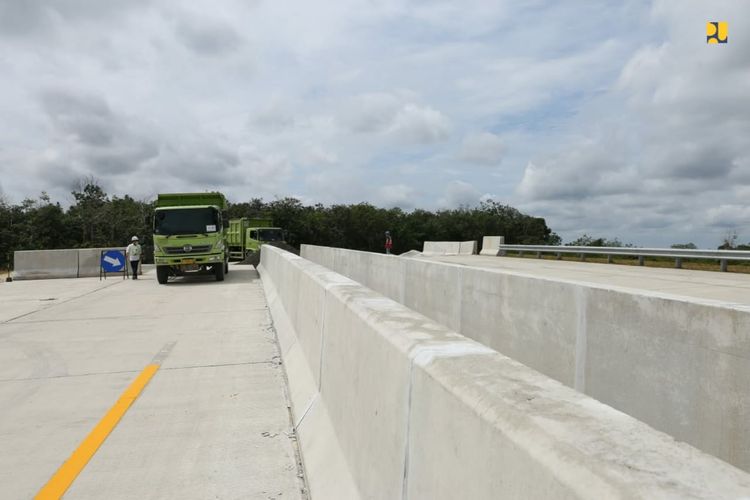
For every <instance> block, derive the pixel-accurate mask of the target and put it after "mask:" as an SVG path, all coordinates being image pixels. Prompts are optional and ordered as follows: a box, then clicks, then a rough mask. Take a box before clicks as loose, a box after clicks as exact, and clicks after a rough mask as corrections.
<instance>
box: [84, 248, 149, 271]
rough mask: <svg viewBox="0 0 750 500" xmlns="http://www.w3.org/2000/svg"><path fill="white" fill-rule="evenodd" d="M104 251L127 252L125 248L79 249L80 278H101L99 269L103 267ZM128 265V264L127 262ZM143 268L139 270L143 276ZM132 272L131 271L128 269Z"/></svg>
mask: <svg viewBox="0 0 750 500" xmlns="http://www.w3.org/2000/svg"><path fill="white" fill-rule="evenodd" d="M104 250H122V251H123V252H125V247H108V248H79V249H78V277H79V278H95V277H98V276H99V269H100V267H101V255H102V251H104ZM125 265H128V262H127V261H126V262H125ZM142 267H143V266H141V267H140V268H139V270H140V274H143V269H142ZM128 272H130V269H128Z"/></svg>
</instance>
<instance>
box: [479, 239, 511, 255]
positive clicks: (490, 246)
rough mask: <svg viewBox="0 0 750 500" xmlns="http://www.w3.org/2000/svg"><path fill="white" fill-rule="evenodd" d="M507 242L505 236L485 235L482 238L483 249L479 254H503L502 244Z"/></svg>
mask: <svg viewBox="0 0 750 500" xmlns="http://www.w3.org/2000/svg"><path fill="white" fill-rule="evenodd" d="M504 244H505V236H484V237H483V238H482V251H481V252H479V255H493V256H497V255H501V254H502V252H501V250H500V245H504Z"/></svg>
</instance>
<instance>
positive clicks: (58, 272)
mask: <svg viewBox="0 0 750 500" xmlns="http://www.w3.org/2000/svg"><path fill="white" fill-rule="evenodd" d="M102 250H125V248H124V247H122V248H117V247H115V248H71V249H64V250H21V251H17V252H14V257H13V274H12V277H13V279H15V280H33V279H50V278H86V277H96V276H99V263H100V256H101V251H102ZM141 273H142V271H141Z"/></svg>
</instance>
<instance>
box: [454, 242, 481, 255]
mask: <svg viewBox="0 0 750 500" xmlns="http://www.w3.org/2000/svg"><path fill="white" fill-rule="evenodd" d="M458 254H459V255H476V254H477V242H476V241H462V242H460V243H459V244H458Z"/></svg>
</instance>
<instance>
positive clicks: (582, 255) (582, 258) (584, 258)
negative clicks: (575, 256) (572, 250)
mask: <svg viewBox="0 0 750 500" xmlns="http://www.w3.org/2000/svg"><path fill="white" fill-rule="evenodd" d="M581 262H586V254H585V253H582V254H581Z"/></svg>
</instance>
